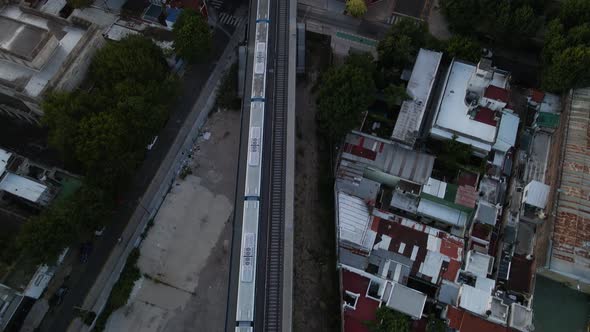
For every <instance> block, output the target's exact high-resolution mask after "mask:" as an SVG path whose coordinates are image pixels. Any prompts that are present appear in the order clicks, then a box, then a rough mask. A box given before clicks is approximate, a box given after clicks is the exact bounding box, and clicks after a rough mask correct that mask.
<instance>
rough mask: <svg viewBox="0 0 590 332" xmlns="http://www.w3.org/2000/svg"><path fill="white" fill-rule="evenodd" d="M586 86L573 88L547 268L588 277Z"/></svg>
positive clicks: (589, 107)
mask: <svg viewBox="0 0 590 332" xmlns="http://www.w3.org/2000/svg"><path fill="white" fill-rule="evenodd" d="M589 130H590V88H585V89H577V90H574V91H573V95H572V100H571V108H570V109H569V114H568V123H567V132H566V137H565V144H564V146H565V154H564V157H563V164H562V167H561V172H562V173H561V184H560V189H561V190H560V191H561V192H560V193H559V196H558V200H557V218H556V219H555V221H554V233H553V234H554V235H553V251H552V253H551V254H552V259H551V269H554V270H556V271H558V272H562V273H568V274H570V275H574V276H575V277H576V278H580V279H585V280H589V279H590V277H589V276H590V227H589V224H590V198H589V197H590V192H589V191H590V160H589V158H588V157H589V155H590V151H589V149H588V147H590V138H589V136H588V131H589Z"/></svg>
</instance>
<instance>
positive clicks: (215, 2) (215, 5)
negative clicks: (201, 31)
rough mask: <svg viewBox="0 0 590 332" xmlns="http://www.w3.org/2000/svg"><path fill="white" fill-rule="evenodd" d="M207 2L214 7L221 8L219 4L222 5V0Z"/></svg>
mask: <svg viewBox="0 0 590 332" xmlns="http://www.w3.org/2000/svg"><path fill="white" fill-rule="evenodd" d="M208 2H209V4H210V5H211V7H213V8H215V9H221V6H222V5H223V0H211V1H208Z"/></svg>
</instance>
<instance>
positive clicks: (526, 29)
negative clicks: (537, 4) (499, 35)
mask: <svg viewBox="0 0 590 332" xmlns="http://www.w3.org/2000/svg"><path fill="white" fill-rule="evenodd" d="M538 28H539V19H538V18H537V17H536V16H535V12H534V11H533V8H532V7H531V6H528V5H524V6H521V7H518V8H517V9H516V10H515V11H514V12H513V13H512V16H511V22H510V31H507V33H508V36H512V38H511V40H512V41H513V42H516V43H518V42H521V41H524V40H526V39H528V38H530V37H533V36H534V35H535V33H536V32H537V30H538Z"/></svg>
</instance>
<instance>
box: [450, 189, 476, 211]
mask: <svg viewBox="0 0 590 332" xmlns="http://www.w3.org/2000/svg"><path fill="white" fill-rule="evenodd" d="M478 197H479V193H478V192H477V189H475V187H472V186H459V188H458V189H457V196H455V204H459V205H462V206H465V207H468V208H472V209H473V208H474V207H475V201H476V200H477V198H478Z"/></svg>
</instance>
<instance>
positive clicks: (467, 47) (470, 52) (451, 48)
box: [445, 35, 481, 62]
mask: <svg viewBox="0 0 590 332" xmlns="http://www.w3.org/2000/svg"><path fill="white" fill-rule="evenodd" d="M445 51H446V52H447V53H448V55H449V56H450V57H453V58H458V59H461V60H467V61H471V62H477V61H478V60H479V59H480V57H481V45H480V44H479V43H478V42H477V40H475V39H473V38H469V37H464V36H459V35H455V36H453V37H451V38H450V39H449V40H448V41H447V45H446V47H445Z"/></svg>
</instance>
